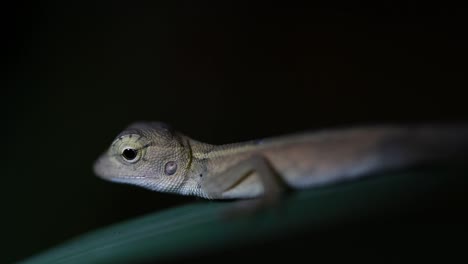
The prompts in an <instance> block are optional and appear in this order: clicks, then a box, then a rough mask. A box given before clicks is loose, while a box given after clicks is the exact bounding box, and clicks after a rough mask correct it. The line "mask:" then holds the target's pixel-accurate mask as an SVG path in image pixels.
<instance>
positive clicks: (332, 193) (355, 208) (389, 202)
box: [23, 169, 467, 264]
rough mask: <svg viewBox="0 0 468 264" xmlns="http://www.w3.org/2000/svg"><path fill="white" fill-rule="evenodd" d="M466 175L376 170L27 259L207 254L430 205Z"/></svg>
mask: <svg viewBox="0 0 468 264" xmlns="http://www.w3.org/2000/svg"><path fill="white" fill-rule="evenodd" d="M466 176H467V172H466V170H454V169H452V170H449V169H431V170H428V169H418V170H411V171H405V172H399V173H397V172H394V173H386V174H383V175H374V176H372V177H368V178H366V179H363V180H359V181H355V182H349V183H346V184H339V185H334V186H329V187H323V188H315V189H310V190H304V191H298V192H295V193H293V194H291V195H289V196H287V197H285V198H284V199H283V200H282V201H280V202H279V203H278V204H277V205H276V206H274V207H271V208H268V209H265V210H262V211H259V212H256V213H250V214H244V215H238V216H236V217H233V218H229V219H227V218H225V217H223V215H224V214H223V212H226V210H228V209H229V208H230V207H231V206H233V205H234V204H235V203H233V202H214V201H200V202H197V203H193V204H188V205H186V206H182V207H178V208H173V209H169V210H165V211H161V212H155V213H152V214H149V215H146V216H143V217H139V218H137V219H132V220H128V221H125V222H122V223H119V224H116V225H113V226H109V227H106V228H102V229H100V230H96V231H94V232H91V233H88V234H84V235H82V236H79V237H77V238H75V239H73V240H71V241H69V242H66V243H63V244H62V245H59V246H57V247H55V248H52V249H50V250H48V251H45V252H43V253H42V254H39V255H37V256H34V257H32V258H30V259H27V260H25V261H24V262H23V263H31V264H33V263H35V264H39V263H116V262H119V263H122V262H123V263H135V262H139V261H149V260H151V261H159V260H178V259H181V257H185V258H187V257H188V258H189V257H190V256H193V255H194V254H198V255H200V254H210V252H216V251H219V250H223V249H226V248H236V247H238V246H241V245H244V246H245V245H253V244H254V243H259V242H261V241H269V240H273V239H275V238H282V237H285V236H287V235H288V234H289V235H290V234H292V233H300V232H303V231H309V232H310V231H312V232H314V231H316V232H318V231H321V230H327V229H329V228H333V227H336V226H339V225H343V224H345V223H350V222H353V221H361V220H364V219H368V218H369V217H370V216H376V215H377V216H378V215H379V214H381V213H382V212H385V214H386V215H388V214H389V212H392V211H398V210H401V207H402V206H403V207H408V206H412V205H414V204H416V207H425V206H426V207H427V205H428V203H431V201H428V200H427V199H426V198H427V197H433V196H434V195H437V193H438V192H445V191H450V190H451V189H452V188H457V186H460V184H462V185H463V186H466V178H467V177H466ZM155 195H158V194H156V193H155Z"/></svg>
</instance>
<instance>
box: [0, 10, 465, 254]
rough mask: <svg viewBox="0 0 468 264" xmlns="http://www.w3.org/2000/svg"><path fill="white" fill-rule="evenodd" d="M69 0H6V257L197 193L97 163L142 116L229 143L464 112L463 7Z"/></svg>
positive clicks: (434, 118) (452, 118)
mask: <svg viewBox="0 0 468 264" xmlns="http://www.w3.org/2000/svg"><path fill="white" fill-rule="evenodd" d="M63 2H64V3H62V1H59V3H55V2H53V1H41V2H35V3H26V2H21V1H16V2H13V3H9V4H2V6H3V7H2V20H3V21H2V28H3V30H2V32H3V33H2V43H3V45H5V47H4V48H2V50H3V52H4V53H5V56H4V60H3V62H4V73H5V77H4V78H3V81H4V83H5V85H4V86H3V89H2V96H1V98H2V101H3V102H2V108H4V111H3V113H4V114H5V115H4V116H5V118H4V119H3V120H4V126H3V129H2V131H3V133H5V135H4V136H3V140H4V142H3V144H2V145H3V150H2V156H3V157H4V158H3V160H4V162H5V163H6V166H2V167H3V168H4V171H3V172H2V176H3V177H2V178H3V181H2V187H3V188H2V196H3V197H2V203H4V205H3V206H2V223H3V225H2V227H3V229H4V230H3V232H2V240H3V242H5V243H2V244H6V245H7V248H8V250H7V251H4V252H2V258H5V261H7V262H8V261H13V260H18V259H22V258H25V257H27V256H30V255H32V254H35V253H38V252H40V251H41V250H43V249H46V248H48V247H50V246H52V245H56V244H58V243H60V242H62V241H63V240H64V239H68V238H71V237H73V236H75V235H78V234H80V233H82V232H85V231H90V230H93V229H95V228H98V227H102V226H106V225H108V224H110V223H115V222H117V221H120V220H123V219H130V218H132V217H134V216H137V215H142V214H144V213H148V212H153V211H156V210H161V209H163V208H167V207H171V206H175V205H176V204H180V203H186V202H190V201H193V200H194V198H187V197H182V198H179V197H177V196H174V195H168V194H155V193H152V192H149V191H146V190H143V189H139V188H136V187H132V186H124V185H118V184H112V183H108V182H104V181H102V180H100V179H98V178H96V177H95V176H94V174H93V173H92V170H91V167H92V163H93V161H94V160H95V158H96V157H97V156H98V155H99V154H100V153H101V152H102V151H104V150H105V149H106V148H107V146H108V144H109V143H110V142H111V141H112V140H113V137H114V136H115V135H116V134H117V133H118V132H120V130H122V129H123V128H124V127H125V126H127V125H128V124H129V123H131V122H133V121H136V120H158V121H164V122H167V123H170V124H172V125H173V126H174V127H175V128H177V129H178V130H181V131H183V132H184V133H186V134H188V135H191V136H192V137H193V138H195V139H199V140H201V141H206V142H210V143H229V142H234V141H241V140H247V139H253V138H259V137H265V136H274V135H279V134H283V133H289V132H295V131H298V130H305V129H315V128H322V127H331V126H346V125H349V124H367V123H382V122H421V121H459V120H466V117H467V111H466V107H465V104H466V101H467V100H466V97H465V95H464V94H463V90H464V89H466V87H467V84H468V78H467V74H466V70H467V63H466V62H467V61H468V52H467V48H466V47H467V44H468V40H467V34H466V33H467V30H466V27H465V17H466V9H464V8H461V7H448V6H439V5H431V4H428V3H425V4H424V5H417V4H414V5H411V4H408V3H405V4H399V3H393V2H391V1H383V2H379V3H380V4H378V5H373V6H369V5H365V4H357V3H356V2H354V1H353V2H352V3H349V4H347V5H344V6H343V5H341V6H339V5H337V4H336V3H333V2H329V1H324V2H323V3H320V2H315V1H314V4H313V5H305V4H298V3H292V2H288V3H286V2H283V3H275V4H273V3H268V4H260V3H257V4H256V5H254V4H252V3H249V4H241V3H238V2H236V1H233V2H228V1H222V4H220V3H217V4H206V5H199V4H193V3H189V2H175V1H154V3H145V4H143V3H136V2H135V3H134V2H130V1H128V2H125V3H117V2H100V1H97V2H96V3H86V4H85V3H83V2H77V3H71V2H69V1H66V2H65V1H63ZM5 168H6V169H5ZM2 262H4V261H2Z"/></svg>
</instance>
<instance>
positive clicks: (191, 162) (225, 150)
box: [94, 122, 468, 199]
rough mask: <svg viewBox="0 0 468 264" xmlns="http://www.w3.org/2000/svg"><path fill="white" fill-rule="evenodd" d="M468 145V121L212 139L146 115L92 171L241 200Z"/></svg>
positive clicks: (454, 152) (439, 156)
mask: <svg viewBox="0 0 468 264" xmlns="http://www.w3.org/2000/svg"><path fill="white" fill-rule="evenodd" d="M466 150H468V126H466V125H442V126H430V125H419V126H373V127H370V126H369V127H356V128H347V129H340V130H338V129H335V130H328V131H326V130H325V131H319V132H310V133H301V134H294V135H287V136H281V137H276V138H268V139H264V140H252V141H247V142H243V143H235V144H227V145H218V146H215V145H210V144H206V143H202V142H199V141H196V140H193V139H191V138H189V137H187V136H186V135H184V134H182V133H179V132H177V131H174V130H173V129H172V128H170V127H169V126H168V125H166V124H164V123H159V122H149V123H135V124H133V125H131V126H129V127H128V128H127V129H125V130H124V131H123V132H122V133H120V134H119V135H118V136H117V138H116V139H115V140H114V142H113V143H112V145H111V147H110V148H109V150H107V152H105V153H104V154H103V155H102V156H101V157H100V158H99V159H98V160H97V161H96V163H95V165H94V170H95V173H96V174H97V175H98V176H100V177H102V178H104V179H107V180H111V181H115V182H121V183H128V184H134V185H138V186H141V187H145V188H149V189H151V190H155V191H161V192H171V193H176V194H181V195H195V196H200V197H203V198H208V199H233V198H234V199H236V198H240V199H242V198H255V197H259V196H268V195H270V196H275V195H276V194H278V193H280V192H281V191H282V190H283V187H284V186H287V187H289V188H292V189H304V188H310V187H314V186H322V185H325V184H332V183H336V182H342V181H347V180H351V179H355V178H359V177H363V176H366V175H369V174H371V173H373V172H379V171H384V170H389V169H401V168H404V167H407V166H412V165H417V164H421V163H424V162H438V161H446V160H453V158H457V157H462V156H463V154H464V153H465V152H466Z"/></svg>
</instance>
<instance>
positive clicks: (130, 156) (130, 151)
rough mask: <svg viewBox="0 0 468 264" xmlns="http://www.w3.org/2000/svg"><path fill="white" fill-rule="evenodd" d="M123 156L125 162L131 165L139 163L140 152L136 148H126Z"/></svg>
mask: <svg viewBox="0 0 468 264" xmlns="http://www.w3.org/2000/svg"><path fill="white" fill-rule="evenodd" d="M121 155H122V158H124V160H126V161H128V162H131V163H134V162H137V161H138V160H139V159H140V155H139V152H138V150H137V149H134V148H128V147H127V148H124V150H123V151H122V154H121Z"/></svg>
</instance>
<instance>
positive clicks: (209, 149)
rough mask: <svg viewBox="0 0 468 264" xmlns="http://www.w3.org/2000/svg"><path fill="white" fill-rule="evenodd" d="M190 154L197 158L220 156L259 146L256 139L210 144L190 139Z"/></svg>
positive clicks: (204, 158)
mask: <svg viewBox="0 0 468 264" xmlns="http://www.w3.org/2000/svg"><path fill="white" fill-rule="evenodd" d="M190 144H191V146H192V155H193V157H194V158H195V159H198V160H207V159H213V158H220V157H224V156H230V155H236V154H240V153H243V152H251V151H253V150H256V149H258V148H259V146H258V144H259V143H258V142H257V141H247V142H240V143H232V144H224V145H210V144H206V143H202V142H199V141H196V140H191V141H190Z"/></svg>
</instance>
